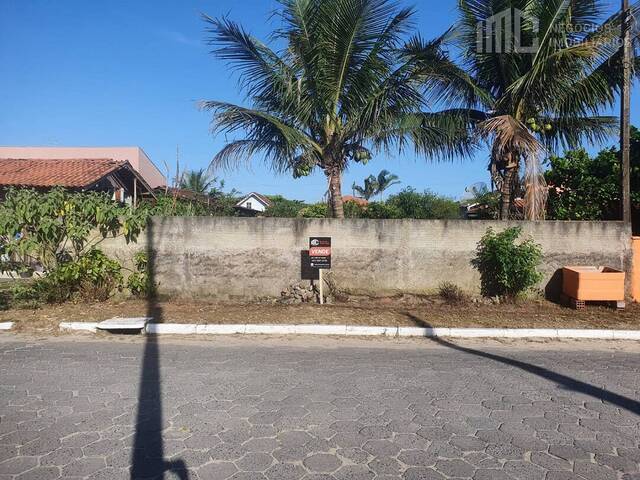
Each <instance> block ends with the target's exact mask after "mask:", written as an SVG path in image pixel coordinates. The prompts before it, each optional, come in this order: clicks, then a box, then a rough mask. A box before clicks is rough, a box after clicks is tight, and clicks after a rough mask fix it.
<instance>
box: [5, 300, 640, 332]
mask: <svg viewBox="0 0 640 480" xmlns="http://www.w3.org/2000/svg"><path fill="white" fill-rule="evenodd" d="M150 312H153V315H154V317H155V319H156V321H158V322H165V323H198V324H203V323H207V324H215V323H222V324H238V323H240V324H242V323H261V324H312V323H326V324H340V325H345V324H346V325H372V326H396V325H400V326H433V327H491V328H505V327H511V328H616V329H640V305H629V306H628V307H627V309H626V310H625V311H621V312H617V311H615V310H614V309H611V308H608V307H602V306H591V307H588V308H587V309H585V310H581V311H575V310H572V309H569V308H565V307H562V306H559V305H556V304H554V303H551V302H546V301H528V302H520V303H514V304H500V305H486V304H480V303H472V302H469V303H464V304H461V305H448V304H446V303H444V302H443V301H442V300H440V299H439V298H437V297H426V296H425V297H416V296H397V297H389V298H377V299H370V298H360V299H352V300H350V301H348V302H344V303H339V304H334V305H324V306H320V305H315V304H301V305H281V304H271V303H223V302H213V301H197V300H171V301H168V300H167V301H159V302H153V303H151V302H146V301H143V300H127V301H115V300H113V301H108V302H104V303H96V304H91V303H67V304H63V305H49V306H45V307H41V308H38V309H35V310H34V309H12V310H5V311H0V321H13V322H16V328H17V329H18V330H20V331H42V332H45V331H51V332H54V331H56V330H57V328H58V323H59V322H62V321H75V322H78V321H79V322H84V321H86V322H95V321H101V320H106V319H108V318H112V317H118V316H119V317H139V316H146V315H149V314H150Z"/></svg>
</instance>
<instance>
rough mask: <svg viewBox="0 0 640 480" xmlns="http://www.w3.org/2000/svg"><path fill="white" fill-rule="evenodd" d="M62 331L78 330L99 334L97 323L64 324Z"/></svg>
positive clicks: (62, 324)
mask: <svg viewBox="0 0 640 480" xmlns="http://www.w3.org/2000/svg"><path fill="white" fill-rule="evenodd" d="M60 330H76V331H83V332H97V331H98V323H97V322H91V323H89V322H62V323H61V324H60Z"/></svg>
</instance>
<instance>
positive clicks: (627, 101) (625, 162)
mask: <svg viewBox="0 0 640 480" xmlns="http://www.w3.org/2000/svg"><path fill="white" fill-rule="evenodd" d="M631 54H632V52H631V11H630V9H629V0H622V68H623V77H622V92H621V93H622V94H621V98H620V109H621V112H620V150H621V152H622V220H623V221H624V222H625V223H631V159H630V149H631V123H630V115H631V61H632V56H631Z"/></svg>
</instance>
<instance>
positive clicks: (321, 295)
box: [318, 268, 324, 305]
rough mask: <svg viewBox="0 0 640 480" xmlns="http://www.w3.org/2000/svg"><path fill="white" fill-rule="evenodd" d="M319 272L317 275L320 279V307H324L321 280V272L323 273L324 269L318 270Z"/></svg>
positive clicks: (322, 281)
mask: <svg viewBox="0 0 640 480" xmlns="http://www.w3.org/2000/svg"><path fill="white" fill-rule="evenodd" d="M319 270H320V271H319V272H318V275H319V277H320V280H319V282H320V305H324V280H323V279H322V272H324V269H322V268H320V269H319Z"/></svg>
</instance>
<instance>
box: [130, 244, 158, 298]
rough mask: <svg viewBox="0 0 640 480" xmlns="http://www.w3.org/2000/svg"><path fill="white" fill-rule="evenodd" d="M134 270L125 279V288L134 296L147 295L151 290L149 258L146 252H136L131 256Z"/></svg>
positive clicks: (142, 296)
mask: <svg viewBox="0 0 640 480" xmlns="http://www.w3.org/2000/svg"><path fill="white" fill-rule="evenodd" d="M133 263H134V266H135V269H136V270H135V271H134V272H133V273H131V275H129V278H128V279H127V288H128V289H129V291H130V292H131V294H132V295H133V296H134V297H141V298H144V297H147V296H149V294H150V293H152V291H153V284H152V281H151V278H150V277H149V269H148V266H149V259H148V257H147V253H146V252H138V253H136V254H135V256H134V257H133Z"/></svg>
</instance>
